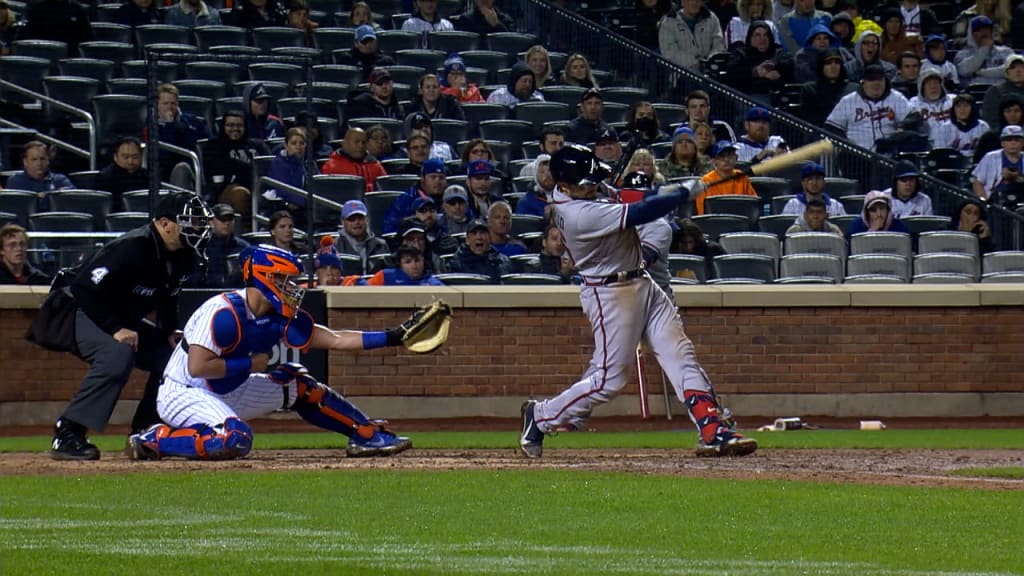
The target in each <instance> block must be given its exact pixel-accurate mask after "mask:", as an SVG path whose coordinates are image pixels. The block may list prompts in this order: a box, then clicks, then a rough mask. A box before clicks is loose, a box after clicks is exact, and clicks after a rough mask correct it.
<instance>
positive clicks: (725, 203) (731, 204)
mask: <svg viewBox="0 0 1024 576" xmlns="http://www.w3.org/2000/svg"><path fill="white" fill-rule="evenodd" d="M704 213H705V214H736V215H738V216H743V217H744V218H746V219H747V221H748V222H749V223H750V225H751V226H753V225H756V224H757V220H758V218H760V217H761V213H762V208H761V199H760V198H757V197H754V196H743V195H739V194H723V195H721V196H708V197H707V198H705V199H704Z"/></svg>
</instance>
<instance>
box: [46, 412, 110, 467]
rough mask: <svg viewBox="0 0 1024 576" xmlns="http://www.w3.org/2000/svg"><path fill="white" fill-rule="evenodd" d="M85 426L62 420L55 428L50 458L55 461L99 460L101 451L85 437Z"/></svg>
mask: <svg viewBox="0 0 1024 576" xmlns="http://www.w3.org/2000/svg"><path fill="white" fill-rule="evenodd" d="M85 431H86V430H85V426H82V425H81V424H79V423H78V422H74V421H71V420H68V419H67V418H61V419H60V420H57V423H56V424H55V425H54V426H53V443H52V444H50V458H53V459H54V460H99V459H100V450H99V448H97V447H96V446H95V445H94V444H92V443H91V442H89V439H88V438H86V437H85Z"/></svg>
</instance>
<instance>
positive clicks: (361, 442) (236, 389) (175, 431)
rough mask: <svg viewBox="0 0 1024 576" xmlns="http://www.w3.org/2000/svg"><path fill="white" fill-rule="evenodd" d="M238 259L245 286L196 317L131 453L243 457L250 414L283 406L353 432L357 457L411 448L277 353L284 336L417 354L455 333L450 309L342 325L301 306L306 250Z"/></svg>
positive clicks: (351, 446) (294, 342)
mask: <svg viewBox="0 0 1024 576" xmlns="http://www.w3.org/2000/svg"><path fill="white" fill-rule="evenodd" d="M239 258H240V259H241V260H242V275H243V278H244V279H245V285H246V287H245V288H243V289H240V290H235V291H230V292H224V293H222V294H219V295H217V296H214V297H212V298H210V299H209V300H207V301H206V302H205V303H203V305H202V306H200V307H199V308H198V309H197V310H196V311H195V312H194V313H193V314H192V316H191V317H190V318H189V319H188V322H187V323H186V324H185V330H184V334H183V338H182V340H181V343H180V346H178V347H177V348H176V349H175V351H174V353H173V355H172V356H171V359H170V361H169V362H168V364H167V369H166V370H165V372H164V380H163V384H162V385H161V386H160V391H159V394H158V396H157V410H158V411H159V414H160V418H161V419H162V420H163V421H164V422H166V424H157V425H155V426H153V427H151V428H149V429H148V430H146V431H144V432H142V433H139V434H133V435H131V436H130V437H129V438H128V446H127V448H126V450H125V451H126V453H127V455H128V457H129V458H131V459H133V460H154V459H159V458H163V457H169V456H176V457H182V458H190V459H200V460H225V459H233V458H241V457H243V456H245V455H246V454H248V453H249V451H250V450H251V449H252V439H253V431H252V428H251V427H250V426H249V424H248V423H247V420H250V419H252V418H256V417H260V416H264V415H267V414H269V413H271V412H273V411H275V410H278V409H281V408H286V409H291V410H294V411H295V412H297V413H298V414H299V415H300V416H301V417H302V418H303V419H305V420H306V421H308V422H310V423H311V424H314V425H316V426H319V427H320V428H324V429H327V430H331V431H334V432H338V433H340V434H344V435H345V436H347V437H348V445H347V447H346V450H345V453H346V454H347V455H348V456H350V457H368V456H390V455H392V454H398V453H399V452H403V451H405V450H408V449H409V448H411V447H412V441H411V440H409V439H408V438H405V437H402V436H398V435H396V434H395V433H394V432H392V431H391V430H389V429H388V427H387V423H386V422H384V421H381V420H371V419H370V418H369V417H367V416H366V415H365V414H364V413H363V412H362V411H361V410H359V408H357V407H356V406H355V405H353V404H352V403H351V402H349V401H348V400H346V399H345V398H344V397H343V396H342V395H341V394H339V393H337V392H336V391H334V390H332V389H331V388H330V387H328V386H326V385H324V384H322V383H320V382H317V381H316V379H314V378H313V377H312V376H311V375H310V374H309V372H308V371H307V370H306V369H305V368H304V367H303V366H302V365H300V364H283V365H280V366H278V367H276V368H274V369H272V370H270V371H268V370H267V361H268V358H269V352H270V351H271V350H272V349H273V347H274V346H276V345H277V343H278V342H281V341H283V342H284V343H285V345H287V346H288V347H291V348H297V349H299V350H306V349H310V348H314V349H325V350H371V349H374V348H383V347H385V346H400V345H404V346H406V347H407V348H408V349H409V350H411V351H413V352H418V353H426V352H431V351H433V350H436V349H437V348H438V347H440V346H441V345H442V344H444V342H445V340H446V339H447V336H448V328H449V324H450V317H451V308H450V307H449V306H448V305H447V304H444V303H443V302H434V303H433V304H431V305H429V306H425V307H423V308H421V309H419V310H417V311H416V312H415V313H414V314H413V315H412V316H411V317H410V318H409V319H408V320H406V321H405V322H404V323H402V325H401V326H399V327H397V328H392V329H390V330H383V331H363V332H360V331H352V330H339V331H334V330H331V329H329V328H327V327H326V326H323V325H320V324H315V323H314V322H313V319H312V317H311V316H310V315H309V314H307V313H306V312H305V311H303V310H300V309H299V304H300V303H301V302H302V297H303V295H304V293H305V290H303V289H302V288H300V287H299V286H298V284H297V281H298V279H299V278H300V277H301V275H302V264H301V262H300V260H299V259H298V258H297V257H295V256H294V255H292V254H291V253H290V252H287V251H285V250H281V249H279V248H275V247H273V246H268V245H259V246H255V247H251V248H248V249H246V250H245V251H244V252H243V253H242V254H241V255H240V256H239Z"/></svg>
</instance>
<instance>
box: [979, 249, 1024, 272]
mask: <svg viewBox="0 0 1024 576" xmlns="http://www.w3.org/2000/svg"><path fill="white" fill-rule="evenodd" d="M981 263H982V272H984V273H985V274H996V273H1000V272H1024V252H1021V251H1015V250H1007V251H1003V252H990V253H988V254H985V256H984V257H983V258H982V261H981Z"/></svg>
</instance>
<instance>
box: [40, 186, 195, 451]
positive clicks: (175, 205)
mask: <svg viewBox="0 0 1024 576" xmlns="http://www.w3.org/2000/svg"><path fill="white" fill-rule="evenodd" d="M189 196H190V195H187V194H176V195H173V196H170V197H166V198H165V199H164V200H162V201H161V203H160V205H159V207H158V210H157V213H156V214H155V215H154V219H153V220H152V221H151V222H150V223H149V224H147V225H146V226H143V227H140V228H136V229H135V230H132V231H130V232H127V233H126V234H124V235H123V236H120V237H119V238H117V239H116V240H114V241H113V242H111V243H110V244H108V245H106V246H104V247H103V248H102V249H101V250H100V251H99V252H98V253H97V254H96V256H95V257H94V258H93V259H92V260H91V261H89V262H88V263H87V264H86V265H85V266H83V267H82V269H81V270H79V271H78V273H77V275H76V276H75V277H74V279H73V280H72V281H71V283H70V290H71V294H72V295H73V296H74V299H75V301H76V303H77V306H78V309H77V311H76V313H75V342H76V345H77V351H78V354H79V356H80V357H81V358H82V359H83V360H85V361H86V362H88V363H89V371H88V372H87V373H86V375H85V379H84V380H82V383H81V385H80V386H79V388H78V392H76V393H75V395H74V396H73V397H72V398H71V402H70V404H68V407H67V408H66V409H65V410H64V414H63V415H62V416H61V417H60V419H59V420H58V421H57V424H56V426H55V431H54V438H53V444H52V446H51V450H50V455H51V456H52V457H53V458H55V459H60V460H69V459H70V460H97V459H99V457H100V453H99V450H98V449H97V448H96V446H94V445H93V444H91V443H89V441H88V440H87V439H86V436H85V434H86V430H87V429H90V428H91V429H93V430H100V431H102V430H103V429H104V428H105V427H106V425H107V421H108V420H109V419H110V415H111V414H112V413H113V411H114V406H115V404H116V403H117V398H118V396H119V395H120V394H121V389H122V388H124V385H125V384H126V383H127V382H128V378H129V377H130V376H131V373H132V369H133V368H135V367H138V368H139V369H141V370H147V371H149V379H148V380H147V381H146V389H145V393H144V394H143V398H142V401H141V402H140V403H139V407H138V409H137V410H136V412H135V416H134V418H133V419H132V430H133V431H140V430H144V429H146V428H148V427H149V426H151V425H152V424H155V423H157V422H159V421H160V419H159V417H158V416H157V411H156V396H157V388H158V386H159V385H160V379H161V378H162V377H163V372H164V368H165V366H166V365H167V361H168V360H169V359H170V357H171V352H172V351H173V348H172V344H171V342H170V336H171V334H172V333H173V331H174V328H175V326H176V323H177V305H178V292H179V291H180V290H181V286H182V284H183V283H184V282H185V281H186V280H187V279H188V277H189V276H190V275H191V274H192V272H193V271H194V270H195V267H196V261H197V253H196V251H195V250H193V249H192V247H191V246H190V245H189V243H187V242H186V240H185V239H184V237H183V236H182V235H181V234H179V236H178V238H177V239H176V240H177V242H175V241H174V239H173V237H170V238H169V239H168V240H165V238H164V237H163V236H161V230H162V229H163V228H164V227H166V226H169V225H170V224H169V223H168V222H166V221H164V220H163V219H165V218H166V219H167V220H169V221H170V222H174V223H176V222H177V217H178V215H180V214H183V212H184V210H185V209H186V208H185V207H186V205H187V204H188V202H189ZM164 233H165V234H166V233H167V232H166V231H165V232H164ZM168 241H170V242H171V244H172V246H171V247H169V246H168ZM119 331H122V332H121V334H122V338H123V337H124V335H129V336H130V333H128V332H124V331H132V332H135V333H136V334H137V346H136V347H135V348H134V349H133V347H132V346H131V345H129V344H127V343H122V342H121V341H119V340H117V339H115V334H118V332H119Z"/></svg>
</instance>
